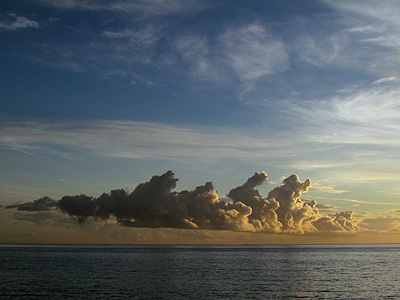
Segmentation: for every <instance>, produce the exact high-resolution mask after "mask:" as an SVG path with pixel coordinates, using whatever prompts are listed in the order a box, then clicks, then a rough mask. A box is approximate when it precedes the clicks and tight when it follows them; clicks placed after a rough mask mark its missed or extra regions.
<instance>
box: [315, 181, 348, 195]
mask: <svg viewBox="0 0 400 300" xmlns="http://www.w3.org/2000/svg"><path fill="white" fill-rule="evenodd" d="M313 189H316V190H318V191H320V192H322V193H329V194H343V193H347V192H349V191H348V190H340V189H337V188H336V185H320V184H319V183H316V182H315V183H313Z"/></svg>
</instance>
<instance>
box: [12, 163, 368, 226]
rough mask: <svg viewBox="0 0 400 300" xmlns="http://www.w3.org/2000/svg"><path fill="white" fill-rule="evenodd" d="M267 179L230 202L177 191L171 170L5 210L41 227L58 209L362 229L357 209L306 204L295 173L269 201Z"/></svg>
mask: <svg viewBox="0 0 400 300" xmlns="http://www.w3.org/2000/svg"><path fill="white" fill-rule="evenodd" d="M267 179H268V177H267V174H266V173H265V172H256V173H255V174H254V175H253V176H252V177H250V178H249V179H248V180H247V181H246V182H245V183H244V184H242V185H241V186H238V187H236V188H233V189H231V190H230V192H229V193H228V195H227V197H228V201H225V200H223V199H222V198H219V196H218V193H217V191H216V190H215V189H214V186H213V184H212V183H211V182H206V183H205V184H204V185H202V186H198V187H196V188H195V189H194V190H192V191H181V192H174V191H172V190H173V189H174V188H175V187H176V183H177V181H178V179H177V178H175V177H174V173H172V171H168V172H166V173H164V174H163V175H161V176H157V175H156V176H153V177H152V178H151V180H150V181H147V182H145V183H141V184H139V185H138V186H137V187H136V188H135V190H134V191H133V192H132V193H128V192H127V191H125V190H123V189H118V190H112V191H111V192H110V193H103V194H102V195H101V196H100V197H98V198H95V197H90V196H87V195H84V194H81V195H76V196H64V197H62V198H61V199H60V200H58V201H55V200H53V199H50V198H49V197H42V198H40V199H38V200H35V201H33V202H26V203H19V204H14V205H9V206H7V207H6V209H14V208H16V209H18V210H19V211H29V212H30V211H38V212H40V213H38V217H39V218H38V220H35V216H34V215H33V216H32V215H31V214H27V215H26V216H25V217H22V219H24V220H29V221H33V222H39V224H40V223H41V222H47V221H48V217H49V216H50V214H48V213H43V211H48V210H54V209H55V208H58V209H59V210H61V211H62V212H64V213H66V214H69V215H70V216H72V217H74V218H76V219H77V221H78V222H79V223H81V224H83V223H85V221H86V220H87V219H88V218H95V219H102V220H108V219H109V218H110V217H111V216H112V217H115V218H116V220H117V222H118V223H119V224H121V225H123V226H127V227H143V228H178V229H207V230H230V231H245V232H264V233H286V234H304V233H307V234H320V233H357V232H360V231H362V228H361V227H359V226H358V221H357V220H356V219H355V218H353V215H354V212H353V211H341V212H337V213H336V214H335V215H334V216H329V215H324V214H321V213H320V212H319V209H318V207H317V203H316V201H314V200H311V201H304V200H301V198H300V197H301V195H302V193H306V192H308V189H309V188H310V186H311V181H310V180H309V179H306V180H305V181H304V182H301V181H300V180H299V177H298V176H297V175H291V176H289V177H287V178H285V179H284V180H283V181H282V185H281V186H280V187H276V188H274V189H273V190H271V191H270V192H269V193H268V196H267V197H262V196H261V195H260V193H259V192H258V190H257V189H256V187H257V186H260V185H262V184H263V183H264V182H266V180H267ZM225 199H226V198H225ZM32 218H33V219H32ZM20 219H21V217H20ZM50 219H51V218H50Z"/></svg>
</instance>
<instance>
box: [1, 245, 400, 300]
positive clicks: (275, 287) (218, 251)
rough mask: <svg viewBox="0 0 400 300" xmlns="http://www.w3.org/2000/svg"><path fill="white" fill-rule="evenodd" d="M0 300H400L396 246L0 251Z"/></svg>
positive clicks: (9, 247)
mask: <svg viewBox="0 0 400 300" xmlns="http://www.w3.org/2000/svg"><path fill="white" fill-rule="evenodd" d="M0 298H1V299H400V245H307V246H304V245H302V246H300V245H290V246H288V245H273V246H271V245H266V246H264V245H263V246H261V245H259V246H247V245H243V246H120V245H113V246H99V245H96V246H82V245H80V246H75V245H74V246H65V245H62V246H61V245H54V246H47V245H46V246H45V245H37V246H32V245H1V246H0Z"/></svg>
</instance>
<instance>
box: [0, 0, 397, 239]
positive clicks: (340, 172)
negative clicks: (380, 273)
mask: <svg viewBox="0 0 400 300" xmlns="http://www.w3.org/2000/svg"><path fill="white" fill-rule="evenodd" d="M399 13H400V5H399V3H398V2H397V1H380V2H379V4H378V3H377V2H375V1H200V0H198V1H197V0H193V1H179V0H176V1H173V0H171V1H162V0H157V1H156V0H154V1H124V0H120V1H90V0H87V1H74V0H60V1H53V0H36V1H23V0H21V1H8V0H3V1H2V2H1V4H0V49H1V56H0V64H1V69H0V85H1V88H0V153H1V156H0V157H1V158H0V186H1V190H2V194H3V195H2V196H0V201H1V202H0V204H1V205H3V206H6V205H10V204H13V203H15V202H17V201H22V202H24V201H32V200H34V199H38V198H39V197H41V196H44V195H48V196H50V197H52V198H54V199H59V198H61V197H62V196H63V195H72V194H73V195H75V194H81V193H85V194H88V195H93V196H98V195H100V194H101V193H102V192H108V191H110V190H111V189H115V188H126V189H129V190H131V191H132V190H133V189H134V188H135V186H136V185H137V184H139V183H141V182H144V181H146V180H149V179H150V178H151V177H152V176H153V175H161V174H163V173H164V172H166V171H167V170H173V171H174V172H175V174H176V177H177V178H179V182H178V186H177V190H184V189H187V190H192V189H194V188H195V187H196V186H198V185H201V184H204V183H205V182H207V181H212V182H213V183H214V186H215V188H216V190H218V192H219V194H220V196H224V195H226V194H227V193H228V192H229V190H230V189H231V188H233V187H236V186H239V185H241V184H242V183H243V182H245V181H246V179H247V178H249V177H250V176H252V175H253V174H254V172H256V171H258V172H261V171H266V172H267V173H268V178H269V181H268V182H267V183H265V184H264V185H262V186H260V187H259V188H258V189H259V190H260V193H261V194H263V195H266V194H268V192H269V190H271V189H272V188H275V187H277V186H280V185H281V181H282V179H283V178H285V177H287V176H289V175H291V174H297V175H298V176H299V177H300V180H301V181H304V180H306V179H307V178H310V179H311V181H312V182H313V185H312V187H311V188H310V190H309V191H308V193H307V194H303V198H305V199H307V200H316V201H317V203H318V204H319V205H320V210H321V211H324V213H327V214H333V213H334V212H335V211H350V210H354V211H355V216H356V217H357V218H358V220H359V222H360V224H361V225H360V226H361V227H363V228H364V229H365V230H370V232H374V233H376V232H380V231H382V232H384V233H388V232H389V233H390V232H391V233H393V232H397V230H399V229H400V215H399V209H400V202H399V197H400V156H399V154H398V152H399V146H400V142H399V141H400V134H399V132H400V131H399V129H400V101H399V96H400V88H399V82H400V79H399V73H400V59H399V57H400V56H399V54H400V53H399V52H400V47H399V45H400V43H399V41H400V27H399V26H400V21H399V20H398V15H399ZM6 213H7V216H8V217H9V219H10V220H11V219H12V218H13V216H12V213H14V211H10V210H3V212H2V214H6ZM10 222H11V221H10ZM121 230H122V229H121ZM124 230H125V229H124ZM379 230H380V231H379ZM16 232H17V231H16ZM16 236H17V233H16Z"/></svg>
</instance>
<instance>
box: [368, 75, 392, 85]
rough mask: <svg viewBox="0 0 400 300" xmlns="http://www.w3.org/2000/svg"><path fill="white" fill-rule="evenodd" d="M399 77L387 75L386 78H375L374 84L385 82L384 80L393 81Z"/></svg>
mask: <svg viewBox="0 0 400 300" xmlns="http://www.w3.org/2000/svg"><path fill="white" fill-rule="evenodd" d="M397 79H398V77H397V76H391V77H385V78H381V79H378V80H375V81H374V82H373V83H372V84H377V83H383V82H388V81H393V80H397Z"/></svg>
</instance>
